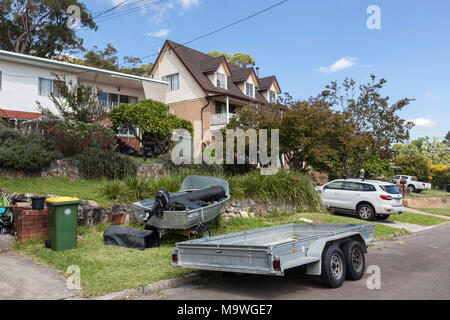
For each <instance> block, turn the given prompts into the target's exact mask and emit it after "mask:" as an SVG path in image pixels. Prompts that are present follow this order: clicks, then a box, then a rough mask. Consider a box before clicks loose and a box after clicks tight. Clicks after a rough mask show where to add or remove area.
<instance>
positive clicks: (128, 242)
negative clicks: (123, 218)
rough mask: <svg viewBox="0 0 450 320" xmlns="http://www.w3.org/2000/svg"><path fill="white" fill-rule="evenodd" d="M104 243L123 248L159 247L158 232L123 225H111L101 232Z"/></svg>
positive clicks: (142, 248) (143, 248)
mask: <svg viewBox="0 0 450 320" xmlns="http://www.w3.org/2000/svg"><path fill="white" fill-rule="evenodd" d="M103 239H104V240H105V243H106V244H109V245H114V246H120V247H125V248H132V249H139V250H145V249H147V248H154V247H159V237H158V233H157V232H154V231H152V230H141V229H135V228H129V227H123V226H111V227H109V228H107V229H106V230H105V232H104V233H103Z"/></svg>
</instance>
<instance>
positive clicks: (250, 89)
mask: <svg viewBox="0 0 450 320" xmlns="http://www.w3.org/2000/svg"><path fill="white" fill-rule="evenodd" d="M254 88H255V87H254V86H253V84H252V83H250V82H246V83H245V94H246V95H247V96H249V97H254V96H255V93H254Z"/></svg>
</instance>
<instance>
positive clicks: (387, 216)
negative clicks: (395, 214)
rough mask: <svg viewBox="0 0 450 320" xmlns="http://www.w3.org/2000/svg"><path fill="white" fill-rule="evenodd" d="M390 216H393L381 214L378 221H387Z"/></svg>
mask: <svg viewBox="0 0 450 320" xmlns="http://www.w3.org/2000/svg"><path fill="white" fill-rule="evenodd" d="M390 216H391V215H390V214H379V215H377V219H378V220H386V219H388V218H389V217H390Z"/></svg>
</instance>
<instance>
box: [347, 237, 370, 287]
mask: <svg viewBox="0 0 450 320" xmlns="http://www.w3.org/2000/svg"><path fill="white" fill-rule="evenodd" d="M342 252H343V253H344V257H345V263H346V265H347V272H346V275H347V276H346V278H347V279H349V280H360V279H361V278H362V277H363V275H364V270H366V259H365V256H364V250H363V247H362V246H361V244H360V243H359V242H358V241H354V240H351V241H347V242H346V243H344V245H343V246H342Z"/></svg>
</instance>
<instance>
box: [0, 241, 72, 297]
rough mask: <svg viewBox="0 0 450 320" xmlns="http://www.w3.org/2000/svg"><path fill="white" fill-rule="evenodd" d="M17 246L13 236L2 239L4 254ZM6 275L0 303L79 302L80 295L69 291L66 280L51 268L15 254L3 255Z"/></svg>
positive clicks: (0, 283) (0, 285) (1, 262)
mask: <svg viewBox="0 0 450 320" xmlns="http://www.w3.org/2000/svg"><path fill="white" fill-rule="evenodd" d="M13 244H14V238H13V237H12V236H10V235H1V236H0V252H1V251H3V250H6V249H9V248H10V247H11V246H12V245H13ZM0 266H1V268H2V272H3V275H2V277H1V278H0V300H60V299H73V298H77V295H78V291H77V290H70V289H68V288H67V285H66V279H65V278H64V276H63V275H62V274H60V273H59V272H58V271H56V270H54V269H52V268H50V267H49V266H47V265H40V264H37V263H35V262H33V261H32V260H31V259H30V258H28V257H25V256H21V255H18V254H13V253H8V252H5V253H1V254H0Z"/></svg>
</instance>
